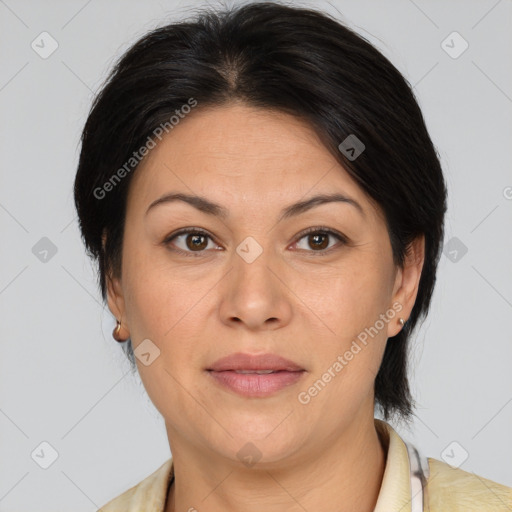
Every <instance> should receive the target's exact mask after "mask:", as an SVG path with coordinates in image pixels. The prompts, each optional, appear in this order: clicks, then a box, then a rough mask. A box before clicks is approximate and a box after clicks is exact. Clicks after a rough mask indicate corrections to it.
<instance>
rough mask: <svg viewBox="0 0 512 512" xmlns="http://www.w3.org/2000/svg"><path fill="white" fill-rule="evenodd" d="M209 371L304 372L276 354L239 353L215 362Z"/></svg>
mask: <svg viewBox="0 0 512 512" xmlns="http://www.w3.org/2000/svg"><path fill="white" fill-rule="evenodd" d="M207 370H213V371H215V372H223V371H227V370H255V371H256V370H274V371H278V370H284V371H289V372H296V371H301V370H304V368H301V367H300V366H299V365H297V364H296V363H294V362H293V361H290V360H289V359H285V358H284V357H281V356H278V355H276V354H259V355H253V354H244V353H242V352H237V353H235V354H230V355H229V356H226V357H222V358H221V359H218V360H217V361H215V362H214V363H213V364H212V365H211V366H210V367H208V368H207Z"/></svg>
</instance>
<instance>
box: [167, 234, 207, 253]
mask: <svg viewBox="0 0 512 512" xmlns="http://www.w3.org/2000/svg"><path fill="white" fill-rule="evenodd" d="M210 241H211V242H212V245H213V247H216V246H215V244H213V240H212V238H211V236H210V235H208V234H206V233H203V232H202V231H198V230H197V229H188V230H186V229H184V230H182V231H179V232H178V233H174V234H173V235H170V236H168V237H167V238H166V239H165V240H164V244H165V245H169V246H171V247H170V248H171V249H172V250H174V251H177V252H181V253H183V254H185V255H187V256H196V255H197V256H200V255H201V253H203V252H206V249H207V248H209V246H208V243H209V242H210ZM210 248H212V247H211V246H210ZM194 253H196V254H194Z"/></svg>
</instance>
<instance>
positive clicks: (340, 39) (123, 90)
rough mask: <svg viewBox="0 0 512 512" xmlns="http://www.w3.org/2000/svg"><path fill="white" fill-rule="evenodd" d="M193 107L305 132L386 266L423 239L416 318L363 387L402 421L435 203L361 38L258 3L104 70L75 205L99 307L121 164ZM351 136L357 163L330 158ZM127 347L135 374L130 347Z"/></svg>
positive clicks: (115, 235) (437, 179)
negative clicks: (354, 205)
mask: <svg viewBox="0 0 512 512" xmlns="http://www.w3.org/2000/svg"><path fill="white" fill-rule="evenodd" d="M191 99H192V101H191ZM194 101H195V102H197V103H196V104H197V105H198V106H197V107H196V109H198V108H201V106H222V105H228V104H229V103H230V102H233V101H241V102H243V103H245V104H247V105H249V106H254V107H259V108H263V109H275V110H277V111H281V112H285V113H288V114H292V115H294V116H298V117H300V118H301V119H303V120H305V121H307V122H308V123H309V124H310V126H312V127H313V129H314V130H315V131H316V133H317V134H318V135H319V137H320V138H321V140H322V142H323V143H324V144H325V146H326V148H327V149H328V150H329V151H330V152H331V153H332V154H333V155H334V156H335V158H337V160H338V161H339V162H340V163H341V164H342V165H343V166H344V167H345V168H346V169H347V171H348V172H349V173H350V175H351V176H352V177H353V178H354V179H355V180H356V182H357V183H358V184H359V185H360V186H361V188H362V189H363V190H364V191H365V192H366V193H367V194H368V197H370V198H371V200H372V201H374V202H375V203H376V204H377V205H378V206H380V208H381V209H382V211H383V213H384V215H385V220H386V223H387V228H388V233H389V237H390V242H391V247H392V251H393V259H394V262H395V264H396V265H399V266H402V265H403V263H404V256H405V254H406V251H407V249H408V247H409V245H410V243H411V242H412V241H413V240H414V239H415V238H416V237H417V236H419V235H422V234H423V235H424V236H425V261H424V266H423V270H422V275H421V279H420V283H419V290H418V294H417V298H416V302H415V305H414V308H413V310H412V313H411V315H410V317H409V319H408V320H407V322H406V323H405V326H404V327H403V329H402V330H401V331H400V333H399V334H397V335H396V336H395V337H394V338H393V340H392V341H391V342H389V343H387V346H386V349H385V353H384V357H383V361H382V364H381V367H380V369H379V372H378V374H377V376H376V379H375V405H376V407H378V408H380V409H381V411H382V412H383V416H384V419H386V420H387V419H389V418H390V417H392V416H395V415H397V416H398V419H402V420H405V421H410V419H411V416H412V411H413V399H412V397H411V393H410V389H409V383H408V379H407V347H408V339H409V337H410V335H411V333H412V331H413V329H414V328H415V326H416V324H417V322H418V320H420V319H422V318H423V319H424V318H425V317H426V315H427V313H428V310H429V307H430V302H431V297H432V293H433V289H434V284H435V280H436V268H437V264H438V261H439V257H440V251H441V242H442V239H443V233H444V227H443V222H444V214H445V211H446V195H447V193H446V186H445V182H444V178H443V174H442V169H441V166H440V162H439V159H438V154H437V151H436V149H435V147H434V146H433V144H432V141H431V139H430V136H429V134H428V132H427V129H426V126H425V122H424V119H423V116H422V113H421V110H420V108H419V106H418V104H417V102H416V99H415V97H414V93H413V91H412V88H411V86H410V84H409V83H408V82H407V80H405V79H404V77H403V76H402V75H401V74H400V72H399V71H398V70H397V69H396V68H395V67H394V66H393V64H391V62H390V61H389V60H388V59H387V58H386V57H384V56H383V55H382V54H381V53H380V52H379V51H378V50H377V49H376V48H374V47H373V46H372V45H371V44H370V43H369V42H368V41H367V40H366V39H365V38H363V37H362V36H360V35H358V34H357V33H356V32H354V31H352V30H351V29H349V28H347V27H346V26H344V25H343V24H341V23H340V22H339V21H338V20H336V19H335V18H332V17H330V15H328V14H324V13H321V12H317V11H315V10H313V9H309V8H299V7H291V6H286V5H281V4H278V3H273V2H260V3H251V4H248V5H239V6H238V7H235V8H224V9H223V10H222V11H214V10H201V11H200V12H199V13H198V14H197V15H196V16H195V17H194V19H191V20H185V21H182V22H180V23H171V24H169V25H166V26H163V27H161V28H157V29H155V30H153V31H151V32H149V33H147V34H146V35H145V36H144V37H142V38H141V39H140V40H139V41H138V42H136V43H135V44H134V45H133V46H132V47H131V48H130V49H129V50H128V51H127V52H126V53H125V54H124V55H123V56H122V57H121V58H120V60H119V61H118V62H117V64H116V65H115V67H114V69H113V70H112V72H111V74H110V75H109V77H108V79H107V81H106V83H105V85H104V86H103V88H102V90H101V91H100V92H99V94H98V95H97V97H96V98H95V100H94V102H93V105H92V108H91V111H90V113H89V116H88V119H87V122H86V124H85V127H84V130H83V133H82V138H81V143H82V145H81V153H80V159H79V164H78V170H77V174H76V181H75V186H74V197H75V204H76V209H77V212H78V217H79V223H80V229H81V233H82V239H83V241H84V243H85V246H86V249H87V254H88V255H89V256H90V257H92V258H94V259H97V260H98V267H99V285H100V287H101V293H102V296H103V299H104V300H105V301H106V297H107V295H106V276H107V274H110V275H112V276H120V275H121V250H122V242H123V231H124V220H125V212H126V197H127V192H128V187H129V185H130V182H131V178H132V177H133V172H129V171H130V170H131V169H130V168H127V162H129V165H130V167H132V168H133V170H135V168H136V166H137V163H138V161H137V159H134V158H133V155H134V154H135V153H136V151H137V150H138V149H139V148H141V147H142V146H144V144H145V143H146V142H147V141H149V137H150V136H151V134H153V135H154V134H155V133H156V132H157V131H158V127H161V126H166V127H169V126H170V123H169V119H170V117H171V116H172V115H174V114H175V113H176V114H178V111H177V109H179V108H180V107H182V106H183V105H187V104H189V105H190V104H192V102H194ZM190 115H193V112H192V113H191V114H190ZM180 117H181V116H180ZM171 128H172V127H171ZM166 131H168V130H167V129H166ZM349 135H355V136H356V137H357V139H359V140H360V141H362V143H363V144H364V146H365V148H364V151H363V152H362V153H361V154H360V155H359V156H358V157H357V158H355V159H354V158H353V157H351V155H349V154H348V153H347V152H343V151H341V150H340V149H339V145H340V143H341V142H342V141H344V140H345V139H346V138H347V137H348V136H349ZM121 169H125V172H123V173H121V172H119V171H121ZM116 171H117V173H118V174H117V180H116V182H113V181H112V180H113V178H115V177H116V176H115V173H116ZM121 174H122V176H121ZM121 177H122V179H121ZM109 180H110V181H109ZM107 183H110V184H111V185H110V186H107ZM99 190H101V191H103V192H98V191H99ZM105 191H108V193H105ZM99 196H101V197H99ZM104 233H105V234H107V240H106V245H105V248H102V235H103V234H104ZM127 343H128V345H127V347H128V348H127V350H126V352H127V355H128V357H129V359H130V361H131V363H132V368H133V369H135V367H136V366H135V362H134V358H133V350H132V348H131V340H128V342H127Z"/></svg>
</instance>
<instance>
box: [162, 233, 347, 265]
mask: <svg viewBox="0 0 512 512" xmlns="http://www.w3.org/2000/svg"><path fill="white" fill-rule="evenodd" d="M310 234H323V235H330V236H333V237H335V238H337V239H338V240H339V241H340V242H341V245H345V244H347V243H348V239H347V237H345V236H344V235H342V234H341V233H339V232H338V231H334V230H332V229H330V228H326V227H312V228H308V229H306V230H305V231H302V232H301V233H299V235H297V236H298V238H297V239H296V241H295V242H294V244H296V243H297V242H299V241H300V240H302V239H303V238H304V237H306V236H307V235H310ZM181 235H203V236H206V237H207V238H209V239H210V240H212V241H213V242H215V240H214V239H213V237H212V236H211V235H210V234H209V233H207V232H206V231H205V230H203V229H201V228H183V229H180V230H179V231H177V232H175V233H172V234H170V235H169V236H167V237H166V238H165V240H164V241H163V243H164V245H170V243H171V242H172V241H173V240H174V239H175V238H178V237H179V236H181ZM215 243H216V242H215ZM333 249H336V246H333V247H330V248H328V249H322V250H319V251H306V252H311V253H313V254H312V256H324V255H326V254H330V253H331V250H333ZM172 250H173V251H175V252H177V253H180V254H183V255H185V256H190V257H193V258H195V257H199V256H202V253H204V252H206V250H202V251H184V250H183V249H179V248H176V247H173V248H172Z"/></svg>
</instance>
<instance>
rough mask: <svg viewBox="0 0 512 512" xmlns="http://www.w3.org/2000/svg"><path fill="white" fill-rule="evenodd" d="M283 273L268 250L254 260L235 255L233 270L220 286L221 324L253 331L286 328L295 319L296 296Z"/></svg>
mask: <svg viewBox="0 0 512 512" xmlns="http://www.w3.org/2000/svg"><path fill="white" fill-rule="evenodd" d="M280 274H281V275H280ZM282 274H283V273H282V272H280V271H279V268H278V263H277V262H276V261H275V259H274V260H272V258H271V257H270V254H268V253H267V252H265V251H263V253H262V254H261V255H260V256H258V257H257V258H256V259H255V260H254V261H250V260H245V259H244V258H243V257H241V256H240V255H239V254H234V255H233V267H232V269H231V271H230V272H228V274H227V275H226V276H225V278H224V279H223V282H222V286H221V294H222V295H221V305H220V315H221V320H222V322H223V323H225V324H228V325H230V326H231V327H236V326H237V325H238V326H239V328H243V327H245V328H246V329H249V330H252V331H255V330H274V329H278V328H281V327H283V326H285V325H287V324H288V323H289V322H290V319H291V316H292V304H291V300H290V299H291V297H293V294H292V292H291V290H290V288H288V287H287V285H286V282H285V280H284V279H283V276H282Z"/></svg>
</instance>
